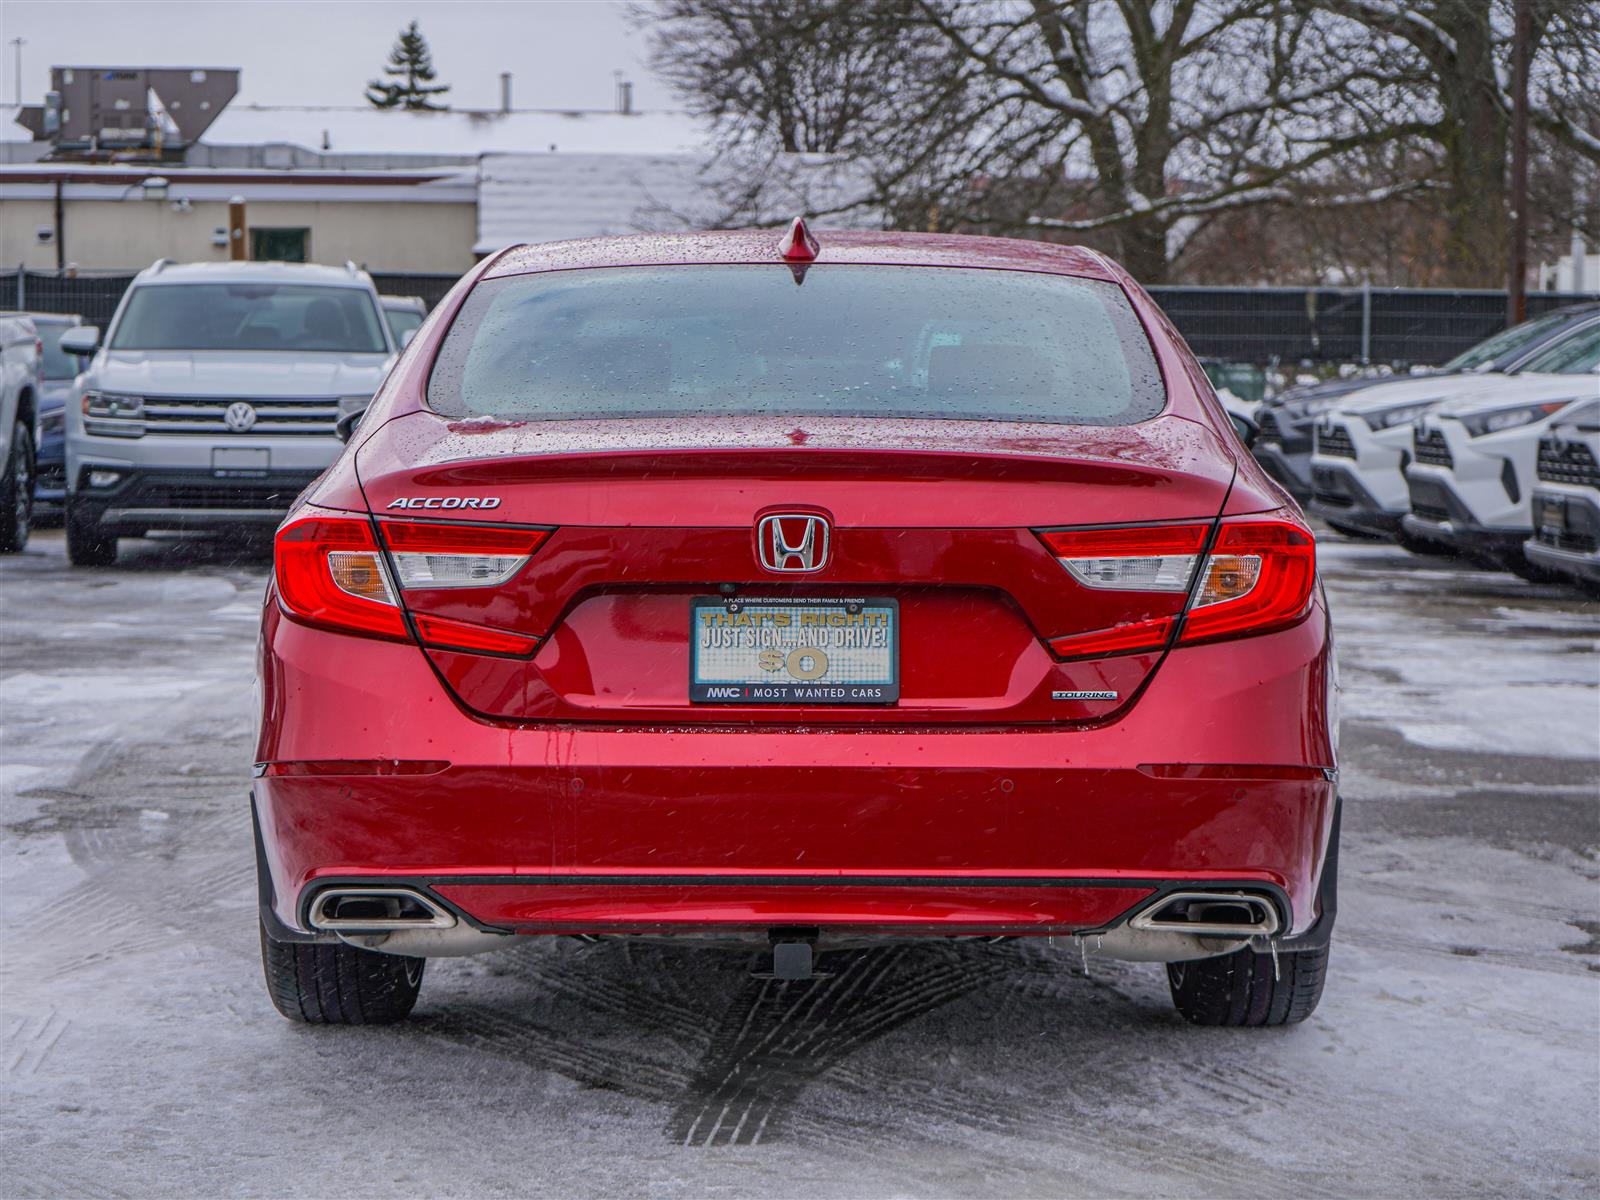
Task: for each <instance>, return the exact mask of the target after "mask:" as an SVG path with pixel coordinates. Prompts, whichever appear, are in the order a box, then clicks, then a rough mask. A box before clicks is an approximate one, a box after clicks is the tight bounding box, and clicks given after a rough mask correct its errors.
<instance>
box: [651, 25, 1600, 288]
mask: <svg viewBox="0 0 1600 1200" xmlns="http://www.w3.org/2000/svg"><path fill="white" fill-rule="evenodd" d="M1510 2H1511V0H1420V2H1418V3H1401V2H1399V0H1392V2H1391V0H1326V2H1323V0H1316V2H1313V0H853V2H850V0H669V2H667V3H665V4H662V5H658V6H654V7H652V8H649V9H646V10H642V12H641V17H642V19H644V20H646V21H648V22H651V23H653V25H654V29H655V34H656V37H655V53H656V60H657V63H658V66H659V67H660V68H661V69H662V70H663V71H664V72H665V73H666V74H667V75H668V76H669V78H671V79H672V80H673V81H674V82H675V83H677V85H678V86H679V87H680V88H681V89H682V90H683V91H684V93H685V94H686V95H687V96H688V97H689V99H690V102H691V104H692V105H694V106H695V107H696V108H697V110H698V111H700V112H701V113H703V114H704V115H706V116H708V117H710V118H711V119H712V120H713V121H714V122H715V123H716V125H717V127H718V129H719V130H720V131H721V134H722V137H723V140H724V145H725V146H726V147H729V148H737V149H738V151H739V152H740V153H743V154H746V155H749V156H752V161H754V160H755V157H757V156H759V153H760V150H761V148H763V147H766V148H768V149H769V150H775V149H781V150H789V151H814V152H825V153H828V154H833V155H837V156H840V157H844V158H848V159H850V160H852V161H853V162H856V163H858V164H861V165H862V167H863V169H862V170H861V171H860V172H859V175H860V177H861V178H863V179H865V180H867V181H868V183H869V186H867V187H865V188H864V189H863V190H862V192H861V193H860V194H859V195H858V196H856V197H855V198H853V200H852V201H851V203H853V204H855V205H859V206H870V207H872V208H873V209H875V210H876V211H878V212H880V213H881V214H882V215H883V217H884V219H886V220H887V221H888V222H889V223H891V224H893V225H896V226H900V227H910V228H932V229H956V228H960V229H968V230H980V231H982V230H989V231H995V232H1027V233H1031V234H1032V235H1033V236H1041V237H1071V238H1072V239H1074V240H1088V241H1091V242H1096V243H1099V244H1103V245H1106V246H1107V248H1108V249H1111V250H1113V251H1114V252H1115V253H1117V255H1118V256H1119V257H1120V258H1122V259H1123V261H1124V262H1126V263H1127V264H1128V266H1129V267H1130V269H1132V270H1133V271H1134V273H1135V274H1136V275H1138V276H1139V277H1140V278H1142V279H1145V280H1147V281H1150V282H1162V281H1164V280H1165V279H1167V278H1168V277H1169V273H1170V271H1171V270H1172V268H1173V264H1174V263H1175V262H1177V261H1180V260H1181V259H1182V256H1183V255H1184V253H1185V248H1186V247H1187V246H1188V245H1189V243H1190V242H1191V240H1192V239H1194V238H1196V237H1204V236H1206V234H1207V231H1208V230H1213V229H1215V228H1216V227H1217V225H1218V223H1219V222H1224V223H1231V224H1232V225H1234V226H1237V221H1236V220H1235V219H1234V217H1235V214H1238V213H1240V212H1242V211H1244V210H1248V209H1252V208H1257V207H1263V206H1279V207H1282V206H1291V207H1293V208H1296V209H1302V210H1304V211H1306V212H1307V214H1308V216H1309V217H1310V218H1312V219H1314V220H1315V221H1316V222H1317V223H1319V224H1320V225H1322V226H1323V227H1325V228H1326V227H1328V225H1329V216H1328V215H1329V214H1334V215H1335V216H1336V215H1337V214H1339V213H1344V214H1347V215H1346V216H1345V218H1344V219H1345V220H1346V221H1347V222H1348V221H1349V220H1350V218H1349V216H1348V214H1350V213H1351V212H1353V211H1354V210H1356V209H1358V208H1361V209H1367V208H1370V207H1371V206H1375V205H1385V204H1390V203H1392V202H1395V201H1396V200H1397V199H1399V200H1405V201H1406V202H1407V203H1410V202H1411V200H1413V199H1415V200H1418V201H1419V202H1420V201H1421V200H1423V199H1425V197H1424V196H1422V195H1421V193H1423V192H1425V191H1427V190H1428V189H1435V188H1436V189H1437V190H1438V191H1439V193H1440V194H1441V195H1442V196H1443V197H1445V199H1444V200H1442V201H1440V202H1441V203H1443V204H1444V205H1445V208H1446V211H1447V213H1448V218H1447V221H1448V225H1449V227H1450V229H1451V230H1452V231H1453V232H1452V234H1451V236H1450V237H1449V238H1448V239H1447V244H1446V249H1445V255H1446V259H1447V261H1448V262H1450V263H1452V264H1454V270H1453V273H1454V274H1455V275H1456V276H1457V277H1459V278H1460V279H1462V280H1469V279H1470V281H1476V280H1477V279H1478V278H1479V277H1480V276H1481V275H1483V274H1485V273H1487V274H1492V273H1493V271H1492V268H1493V261H1494V256H1496V255H1498V254H1499V253H1500V252H1501V251H1500V249H1499V247H1500V246H1503V244H1504V237H1503V235H1502V233H1501V232H1500V231H1503V226H1504V216H1503V214H1504V194H1503V187H1502V185H1501V184H1500V182H1499V180H1500V178H1501V175H1502V172H1503V163H1504V154H1505V148H1504V147H1505V115H1506V104H1507V100H1506V85H1505V82H1504V78H1503V76H1504V58H1505V54H1506V50H1505V45H1504V43H1505V36H1506V31H1507V30H1508V29H1509V25H1508V24H1506V22H1504V21H1503V20H1501V19H1500V17H1499V16H1498V15H1497V13H1496V12H1494V11H1491V10H1495V8H1496V6H1499V7H1500V8H1506V7H1507V6H1508V5H1509V3H1510ZM1536 3H1538V4H1540V5H1541V12H1540V20H1539V37H1540V54H1539V58H1538V64H1539V65H1538V70H1537V71H1536V76H1537V78H1538V79H1539V80H1540V89H1539V90H1540V95H1539V108H1538V111H1537V113H1536V121H1537V123H1538V125H1539V127H1540V128H1541V129H1542V130H1543V131H1544V132H1545V134H1546V135H1547V136H1548V137H1549V138H1551V139H1554V140H1556V141H1559V142H1561V144H1564V145H1569V146H1572V147H1574V148H1580V149H1581V148H1583V147H1584V146H1585V142H1586V139H1587V142H1589V143H1594V142H1595V141H1596V139H1595V138H1594V137H1593V132H1594V129H1595V127H1594V125H1593V124H1592V121H1593V113H1594V106H1593V104H1592V99H1593V97H1592V92H1593V88H1594V86H1595V85H1594V79H1595V77H1596V74H1597V72H1594V71H1589V70H1588V69H1587V68H1588V67H1589V66H1590V65H1591V63H1590V60H1591V59H1592V58H1593V56H1594V55H1595V54H1596V53H1600V41H1597V39H1596V37H1595V35H1594V33H1593V30H1594V25H1593V22H1592V20H1591V18H1592V17H1593V10H1594V8H1595V7H1596V6H1595V4H1593V3H1589V2H1587V0H1536ZM1435 18H1437V19H1435ZM1387 146H1394V147H1396V148H1397V152H1396V153H1394V154H1392V155H1389V156H1388V161H1389V162H1391V163H1393V164H1395V165H1396V166H1397V167H1399V168H1403V169H1399V170H1397V171H1396V172H1395V173H1394V174H1392V175H1385V174H1383V173H1382V172H1381V171H1377V170H1375V167H1374V164H1375V163H1376V162H1378V161H1379V160H1378V159H1376V158H1374V157H1373V155H1372V154H1371V152H1372V151H1374V150H1381V149H1382V148H1384V147H1387ZM768 161H770V160H768ZM745 178H746V179H747V180H748V181H749V186H750V187H751V188H752V189H757V190H758V189H759V187H760V184H761V180H762V178H763V175H762V172H761V171H759V170H752V171H750V172H747V173H746V175H745ZM1486 184H1487V188H1486V190H1487V195H1484V194H1481V193H1482V192H1483V191H1484V190H1485V185H1486ZM1428 202H1429V203H1432V202H1433V201H1431V200H1429V201H1428ZM1473 231H1475V233H1476V237H1477V238H1478V239H1480V240H1482V239H1485V238H1487V239H1491V240H1495V241H1496V242H1497V243H1498V245H1497V246H1496V247H1495V248H1494V249H1493V250H1491V251H1484V250H1483V248H1482V247H1481V246H1478V245H1475V244H1469V242H1470V239H1471V236H1472V233H1473ZM1213 244H1215V239H1213Z"/></svg>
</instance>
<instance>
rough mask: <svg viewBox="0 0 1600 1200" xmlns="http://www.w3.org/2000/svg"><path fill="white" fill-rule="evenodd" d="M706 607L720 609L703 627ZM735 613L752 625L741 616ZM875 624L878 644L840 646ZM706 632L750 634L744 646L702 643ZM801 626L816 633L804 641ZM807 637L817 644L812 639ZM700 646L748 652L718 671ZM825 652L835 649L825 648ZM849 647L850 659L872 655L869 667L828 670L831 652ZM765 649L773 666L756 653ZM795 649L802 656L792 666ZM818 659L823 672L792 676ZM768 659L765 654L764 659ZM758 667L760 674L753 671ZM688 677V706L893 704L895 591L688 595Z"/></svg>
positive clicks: (896, 683)
mask: <svg viewBox="0 0 1600 1200" xmlns="http://www.w3.org/2000/svg"><path fill="white" fill-rule="evenodd" d="M710 613H718V614H721V618H720V619H719V620H718V622H717V623H716V624H715V625H707V624H706V623H704V622H703V620H702V614H710ZM780 613H781V614H786V615H787V616H788V617H789V618H790V620H789V621H788V622H783V623H780V622H779V621H778V620H777V619H776V618H777V614H780ZM766 614H771V616H770V617H769V616H767V615H766ZM807 614H811V615H812V616H814V617H815V618H816V620H814V621H809V622H806V624H804V625H802V624H800V623H799V621H797V620H795V618H797V617H799V618H803V617H805V616H806V615H807ZM740 616H744V617H746V618H748V619H749V621H751V622H753V623H743V622H739V620H738V619H739V617H740ZM857 617H859V618H860V620H859V622H858V621H857V620H856V618H857ZM874 618H879V619H880V620H881V622H882V623H881V624H880V621H879V620H875V619H874ZM730 622H731V623H730ZM879 628H882V629H884V630H886V634H885V638H884V640H885V642H886V644H885V645H883V646H878V645H844V644H842V643H844V642H846V641H848V640H851V639H856V640H860V639H862V638H866V637H868V636H869V635H871V634H872V632H873V631H875V630H876V629H879ZM712 630H721V631H728V632H730V633H739V634H748V635H749V641H748V644H740V645H729V646H724V647H713V646H709V645H706V644H705V643H707V642H708V641H709V640H710V638H711V636H713V635H712V633H711V631H712ZM791 631H793V632H791ZM807 631H810V632H815V633H816V634H817V637H816V638H814V639H806V640H805V642H804V644H802V639H803V638H804V634H805V632H807ZM847 631H855V632H854V633H853V634H852V633H849V632H847ZM872 640H876V638H875V637H873V638H872ZM811 641H817V643H818V644H816V645H811V644H810V642H811ZM791 642H793V643H795V644H793V645H791V644H790V643H791ZM763 643H765V644H763ZM703 650H705V651H707V652H711V651H721V650H727V651H732V652H734V654H746V653H747V654H748V655H749V656H750V657H749V661H748V663H744V664H740V663H733V664H731V665H730V664H728V663H726V662H724V663H721V664H720V669H719V664H718V663H716V662H711V663H707V662H705V661H704V660H703V659H702V651H703ZM829 650H832V651H834V653H833V654H829V653H828V652H829ZM852 650H853V651H856V652H857V653H856V655H855V657H857V658H868V659H869V660H870V665H871V667H872V670H871V671H870V673H869V672H868V671H865V670H862V669H857V670H855V671H850V669H849V666H848V665H846V666H845V668H844V670H845V672H847V673H845V674H839V675H834V674H833V672H834V668H835V665H836V662H837V655H838V654H839V653H840V652H841V651H844V652H849V651H852ZM768 651H772V652H776V653H778V654H780V655H782V658H781V661H779V663H778V665H776V666H767V667H763V666H762V663H761V659H760V658H759V657H758V656H760V655H763V654H765V653H766V652H768ZM795 654H799V655H801V658H800V659H799V660H798V661H797V662H795V663H794V664H793V665H792V666H791V658H792V656H793V655H795ZM724 657H729V656H724ZM819 657H821V658H822V659H823V663H822V666H823V668H824V669H823V671H822V673H821V674H819V675H817V676H814V677H811V678H804V677H802V678H796V677H794V676H793V675H791V674H790V672H791V670H795V669H798V670H800V671H801V672H807V671H810V670H814V669H816V667H817V665H818V663H817V658H819ZM772 661H773V660H772V659H770V658H769V659H768V660H767V662H768V663H771V662H772ZM758 671H759V673H760V678H756V677H755V676H756V675H757V672H758ZM688 682H689V700H690V702H691V703H693V704H741V705H785V704H787V705H797V704H798V705H839V704H847V705H890V704H895V703H897V702H898V701H899V699H900V603H899V601H898V600H896V599H894V598H893V597H883V596H849V597H813V596H801V597H788V596H782V597H774V596H755V597H749V598H746V597H742V596H741V597H727V596H694V597H692V598H691V599H690V602H689V681H688Z"/></svg>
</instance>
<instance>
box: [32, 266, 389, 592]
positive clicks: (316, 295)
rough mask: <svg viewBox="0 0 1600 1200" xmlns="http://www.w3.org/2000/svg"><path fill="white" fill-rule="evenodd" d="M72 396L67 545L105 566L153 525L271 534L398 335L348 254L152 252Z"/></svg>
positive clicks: (74, 349) (362, 400) (328, 458)
mask: <svg viewBox="0 0 1600 1200" xmlns="http://www.w3.org/2000/svg"><path fill="white" fill-rule="evenodd" d="M61 347H62V349H64V350H66V351H68V352H69V353H73V354H78V355H80V356H84V357H86V358H89V362H88V365H87V367H86V368H85V370H84V371H83V373H82V374H80V375H79V376H78V379H77V382H76V383H75V384H74V386H73V394H72V397H71V399H70V400H69V401H68V404H67V425H66V443H67V463H66V467H67V555H68V557H69V558H70V559H71V560H72V562H73V563H74V564H76V565H80V566H81V565H89V566H103V565H105V564H107V563H110V562H112V561H113V560H114V559H115V558H116V554H117V538H119V537H135V536H140V535H142V534H144V533H146V532H148V531H149V530H152V529H194V530H226V529H238V528H249V527H252V526H253V527H256V528H262V529H271V528H273V527H275V526H276V525H277V524H278V522H279V521H280V520H282V518H283V514H284V513H285V512H287V511H288V509H289V505H290V503H291V502H292V501H293V500H294V498H295V496H296V495H298V494H299V492H300V491H301V489H302V488H304V487H305V486H306V484H308V483H310V482H311V481H312V480H313V479H315V478H316V477H317V476H318V475H320V474H321V473H322V471H323V470H324V469H326V468H327V466H328V465H329V464H330V463H331V462H332V461H333V460H334V459H335V458H336V457H337V456H338V454H339V450H340V448H341V447H340V442H339V439H338V437H337V436H336V433H335V426H336V424H337V422H338V420H339V418H340V417H341V416H342V415H345V414H349V413H356V412H360V411H361V410H362V409H364V408H365V407H366V405H367V403H368V401H370V400H371V399H372V395H373V393H374V392H375V391H377V389H378V385H379V384H380V383H382V381H383V377H384V375H385V374H386V373H387V372H388V369H389V367H390V365H391V364H392V362H393V360H394V353H395V345H394V340H393V337H392V336H391V334H390V332H389V326H388V323H387V322H386V321H385V320H384V318H383V313H382V310H381V308H380V307H379V304H378V293H377V289H376V288H374V287H373V285H372V280H371V278H370V277H368V276H367V274H366V273H365V272H363V271H359V270H357V269H356V268H355V266H354V265H348V266H346V267H344V268H338V267H318V266H306V265H302V264H298V263H195V264H188V265H174V264H172V263H169V262H166V261H165V260H163V261H162V262H158V263H156V264H155V265H154V266H152V267H150V268H149V269H147V270H145V271H142V272H140V273H139V275H138V276H137V277H136V278H135V279H134V281H133V285H132V286H131V287H130V288H129V289H128V292H127V294H126V295H124V296H123V298H122V302H121V303H120V304H119V305H118V306H117V311H116V315H115V316H113V317H112V319H111V326H110V329H109V332H108V334H107V336H106V339H105V342H104V344H103V345H102V344H101V343H100V331H99V330H98V329H96V328H94V327H93V326H81V327H79V328H77V329H74V330H71V331H69V332H68V333H66V334H64V335H62V339H61Z"/></svg>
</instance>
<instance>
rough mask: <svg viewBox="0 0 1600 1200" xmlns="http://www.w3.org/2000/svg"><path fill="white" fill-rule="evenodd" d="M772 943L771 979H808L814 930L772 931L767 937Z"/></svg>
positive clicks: (815, 937)
mask: <svg viewBox="0 0 1600 1200" xmlns="http://www.w3.org/2000/svg"><path fill="white" fill-rule="evenodd" d="M767 937H768V940H769V941H771V943H772V978H774V979H781V980H785V981H788V980H805V979H810V978H811V977H812V976H811V966H812V946H813V944H814V943H815V942H816V940H817V931H816V930H815V929H774V930H772V931H771V933H769V934H768V935H767Z"/></svg>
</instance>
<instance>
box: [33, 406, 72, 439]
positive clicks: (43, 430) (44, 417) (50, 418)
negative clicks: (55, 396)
mask: <svg viewBox="0 0 1600 1200" xmlns="http://www.w3.org/2000/svg"><path fill="white" fill-rule="evenodd" d="M66 419H67V410H66V409H64V408H52V409H51V410H50V411H49V412H47V413H40V414H39V436H40V437H48V436H49V435H51V434H54V433H60V432H61V429H62V426H64V425H65V424H66Z"/></svg>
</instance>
